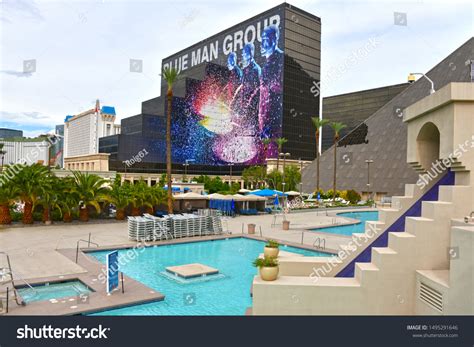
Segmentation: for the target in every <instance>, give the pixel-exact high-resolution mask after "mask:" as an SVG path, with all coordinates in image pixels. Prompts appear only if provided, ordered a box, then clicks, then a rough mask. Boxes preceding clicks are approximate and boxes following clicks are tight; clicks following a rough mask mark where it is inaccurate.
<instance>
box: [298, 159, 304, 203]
mask: <svg viewBox="0 0 474 347" xmlns="http://www.w3.org/2000/svg"><path fill="white" fill-rule="evenodd" d="M298 163H299V164H300V195H301V194H303V180H302V178H303V161H302V160H301V158H300V159H299V160H298Z"/></svg>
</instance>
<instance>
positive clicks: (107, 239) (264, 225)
mask: <svg viewBox="0 0 474 347" xmlns="http://www.w3.org/2000/svg"><path fill="white" fill-rule="evenodd" d="M346 211H347V210H346ZM336 212H337V210H334V211H331V212H329V214H328V215H326V212H325V211H323V212H316V211H314V212H313V211H312V212H292V213H291V214H289V215H287V219H288V220H289V221H290V230H288V231H284V230H282V218H281V217H278V219H277V225H275V226H272V223H273V216H272V215H259V216H239V217H235V218H226V222H225V223H224V224H227V228H228V230H229V232H232V234H239V233H241V232H242V225H243V226H244V233H247V224H249V223H254V224H256V226H257V227H256V235H257V236H260V230H261V231H262V236H263V237H265V238H272V239H277V240H283V241H288V242H293V243H298V244H301V240H302V233H303V232H304V230H305V229H309V228H315V227H319V226H328V225H331V224H333V223H334V222H339V223H347V222H350V221H349V220H348V219H346V218H342V217H335V216H334V215H335V213H336ZM224 227H226V226H225V225H224ZM89 233H91V241H93V242H95V243H98V244H99V245H100V246H101V247H105V246H119V245H121V244H126V243H130V241H129V240H128V236H127V223H126V222H123V223H110V224H104V223H102V224H86V223H84V224H74V225H66V224H63V223H58V224H53V225H51V226H35V227H15V228H1V229H0V251H4V252H7V253H8V254H9V255H10V258H11V262H12V268H13V272H14V274H15V276H16V278H17V279H20V278H23V279H31V278H40V277H52V276H60V275H71V274H78V273H84V272H85V271H86V270H85V269H84V268H82V267H81V266H79V265H77V264H75V262H74V261H72V260H70V259H68V258H67V257H65V256H64V255H63V254H61V253H59V252H57V251H56V250H57V249H67V248H72V249H75V248H76V243H77V240H79V239H84V240H87V239H88V237H89ZM319 236H322V237H324V238H325V239H326V248H328V249H332V250H336V249H338V246H339V245H340V244H345V243H347V242H348V241H349V238H348V237H344V236H334V235H332V236H331V235H328V234H326V235H325V234H320V233H317V232H304V236H303V243H304V244H305V245H311V246H312V245H313V244H314V242H315V241H316V239H317V238H318V237H319ZM1 261H2V260H0V262H1ZM3 265H4V264H0V267H1V266H3Z"/></svg>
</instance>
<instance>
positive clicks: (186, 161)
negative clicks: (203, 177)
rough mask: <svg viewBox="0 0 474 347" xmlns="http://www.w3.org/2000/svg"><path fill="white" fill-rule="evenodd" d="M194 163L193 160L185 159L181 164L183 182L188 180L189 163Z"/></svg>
mask: <svg viewBox="0 0 474 347" xmlns="http://www.w3.org/2000/svg"><path fill="white" fill-rule="evenodd" d="M192 161H194V159H186V160H185V163H184V164H183V166H184V176H183V182H184V181H185V180H186V181H187V180H188V166H189V163H190V162H192Z"/></svg>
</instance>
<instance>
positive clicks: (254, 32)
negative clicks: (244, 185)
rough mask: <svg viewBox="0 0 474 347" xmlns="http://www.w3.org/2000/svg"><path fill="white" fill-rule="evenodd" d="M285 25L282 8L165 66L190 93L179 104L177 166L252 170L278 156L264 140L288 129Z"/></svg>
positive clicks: (175, 146) (175, 110) (176, 113)
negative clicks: (174, 71)
mask: <svg viewBox="0 0 474 347" xmlns="http://www.w3.org/2000/svg"><path fill="white" fill-rule="evenodd" d="M283 26H284V17H283V11H281V10H278V11H273V12H271V13H268V12H267V13H264V14H262V15H261V16H259V17H255V18H252V19H250V20H248V21H246V22H245V23H243V24H241V25H239V26H236V27H233V28H231V29H229V30H226V31H225V32H223V33H221V34H219V35H216V36H214V37H211V38H209V39H207V40H205V41H202V42H201V43H199V44H196V45H194V46H192V47H190V48H189V49H187V50H184V51H182V52H180V53H178V54H175V55H174V56H173V57H170V58H168V59H165V60H164V61H163V68H166V67H175V68H176V69H177V70H178V71H180V75H181V76H182V78H185V88H186V89H185V95H184V97H182V98H176V99H175V101H174V103H173V123H172V139H173V162H177V163H184V162H185V161H186V160H188V161H193V163H194V164H202V165H227V164H230V163H232V164H237V165H252V164H261V163H264V162H265V157H273V156H275V155H276V148H275V145H274V144H273V143H272V144H271V145H269V146H267V145H265V144H264V143H265V141H264V139H274V138H277V137H280V136H281V132H282V116H283V66H284V45H283V42H284V37H283V35H284V27H283ZM203 64H204V65H203ZM197 75H198V76H199V77H196V76H197Z"/></svg>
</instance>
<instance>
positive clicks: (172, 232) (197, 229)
mask: <svg viewBox="0 0 474 347" xmlns="http://www.w3.org/2000/svg"><path fill="white" fill-rule="evenodd" d="M222 233H223V228H222V221H221V216H220V215H217V214H213V215H205V214H202V215H199V214H198V215H194V214H170V215H166V216H164V217H163V218H159V217H155V216H152V215H150V214H145V215H144V216H143V217H128V238H129V239H130V240H134V241H142V242H143V241H159V240H168V239H173V238H183V237H193V236H205V235H220V234H222Z"/></svg>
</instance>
